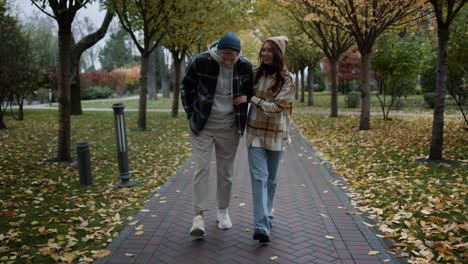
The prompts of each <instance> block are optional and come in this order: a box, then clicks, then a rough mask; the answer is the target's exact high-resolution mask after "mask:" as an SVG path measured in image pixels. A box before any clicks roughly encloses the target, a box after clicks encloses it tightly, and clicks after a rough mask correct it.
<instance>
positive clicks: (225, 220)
mask: <svg viewBox="0 0 468 264" xmlns="http://www.w3.org/2000/svg"><path fill="white" fill-rule="evenodd" d="M217 218H218V228H219V229H229V228H231V227H232V223H231V218H229V212H228V209H227V208H226V209H218V213H217Z"/></svg>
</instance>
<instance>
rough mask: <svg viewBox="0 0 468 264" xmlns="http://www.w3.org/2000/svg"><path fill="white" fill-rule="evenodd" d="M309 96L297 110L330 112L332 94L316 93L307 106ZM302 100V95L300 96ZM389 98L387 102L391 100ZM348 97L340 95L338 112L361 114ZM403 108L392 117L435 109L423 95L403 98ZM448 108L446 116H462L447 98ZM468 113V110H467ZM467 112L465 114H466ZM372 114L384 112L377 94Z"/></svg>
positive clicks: (298, 105) (296, 107)
mask: <svg viewBox="0 0 468 264" xmlns="http://www.w3.org/2000/svg"><path fill="white" fill-rule="evenodd" d="M307 96H308V93H307V92H306V93H305V96H304V97H305V98H304V103H301V102H300V99H299V100H296V103H295V105H294V108H295V109H297V110H321V111H330V92H315V93H314V105H313V106H307V102H308V101H307V100H308V99H307ZM299 98H300V95H299ZM389 99H390V98H387V99H386V100H389ZM345 100H346V96H345V95H343V94H338V110H339V111H340V112H360V111H361V108H360V107H359V108H348V107H347V106H346V101H345ZM402 100H403V101H402V102H403V106H402V108H401V109H399V110H391V111H390V116H391V115H392V113H430V114H432V113H433V112H434V109H431V108H429V107H427V105H426V103H425V102H424V98H423V96H422V95H410V96H408V97H407V98H406V99H404V98H402ZM445 103H446V107H445V114H457V115H458V114H461V112H460V110H459V109H458V106H457V105H456V104H455V102H454V101H453V99H452V98H451V97H449V96H447V98H446V100H445ZM466 111H468V109H466ZM466 111H465V112H466ZM371 112H382V108H381V107H380V102H379V100H378V98H377V96H376V95H375V92H374V93H372V96H371Z"/></svg>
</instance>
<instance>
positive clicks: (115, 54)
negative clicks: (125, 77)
mask: <svg viewBox="0 0 468 264" xmlns="http://www.w3.org/2000/svg"><path fill="white" fill-rule="evenodd" d="M129 41H131V40H130V39H129V38H128V34H127V32H126V31H125V30H123V29H122V28H121V27H119V28H118V30H117V32H114V33H112V34H111V35H110V36H109V39H108V40H107V41H106V44H105V46H104V47H103V48H102V49H101V51H100V52H99V61H100V62H101V67H102V69H104V70H106V71H109V72H110V71H112V70H114V69H118V68H121V67H123V66H126V65H128V64H130V63H131V62H132V61H133V56H132V52H131V46H130V43H129Z"/></svg>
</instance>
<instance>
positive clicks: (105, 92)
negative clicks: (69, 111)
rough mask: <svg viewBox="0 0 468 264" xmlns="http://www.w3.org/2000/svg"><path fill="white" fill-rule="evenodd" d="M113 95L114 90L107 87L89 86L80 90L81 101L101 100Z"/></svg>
mask: <svg viewBox="0 0 468 264" xmlns="http://www.w3.org/2000/svg"><path fill="white" fill-rule="evenodd" d="M113 93H114V90H113V89H112V88H110V87H107V86H91V87H88V88H85V89H83V90H81V99H83V100H88V99H102V98H108V97H110V96H111V95H112V94H113Z"/></svg>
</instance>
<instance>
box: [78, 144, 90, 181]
mask: <svg viewBox="0 0 468 264" xmlns="http://www.w3.org/2000/svg"><path fill="white" fill-rule="evenodd" d="M76 155H77V157H78V172H79V174H80V185H81V186H88V185H92V184H93V176H92V175H91V158H90V154H89V144H88V143H87V142H86V141H78V143H76Z"/></svg>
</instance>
